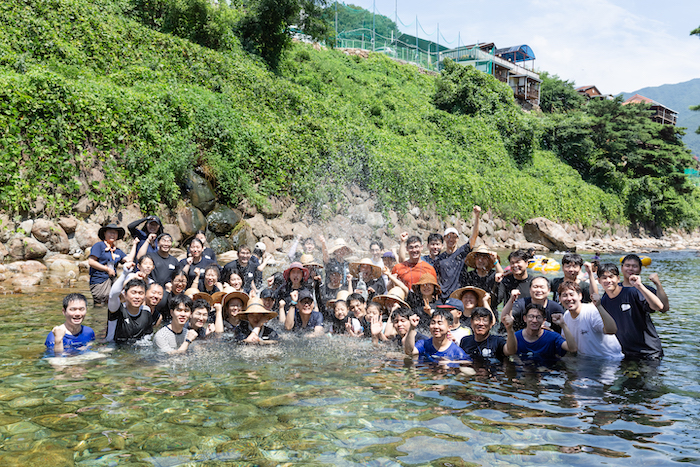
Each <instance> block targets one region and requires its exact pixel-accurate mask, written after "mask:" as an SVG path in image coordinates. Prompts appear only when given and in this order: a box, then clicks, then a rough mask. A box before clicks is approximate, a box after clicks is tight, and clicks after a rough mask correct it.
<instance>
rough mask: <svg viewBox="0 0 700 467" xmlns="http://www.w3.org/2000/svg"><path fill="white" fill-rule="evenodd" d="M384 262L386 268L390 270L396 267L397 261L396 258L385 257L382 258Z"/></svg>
mask: <svg viewBox="0 0 700 467" xmlns="http://www.w3.org/2000/svg"><path fill="white" fill-rule="evenodd" d="M382 262H383V263H384V267H385V268H389V269H390V270H391V268H393V267H394V266H395V265H396V260H395V259H394V258H388V257H385V258H382Z"/></svg>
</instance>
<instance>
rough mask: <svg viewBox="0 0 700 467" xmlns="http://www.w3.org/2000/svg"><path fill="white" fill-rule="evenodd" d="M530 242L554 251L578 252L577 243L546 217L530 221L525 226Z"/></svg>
mask: <svg viewBox="0 0 700 467" xmlns="http://www.w3.org/2000/svg"><path fill="white" fill-rule="evenodd" d="M523 234H524V235H525V238H526V239H527V241H528V242H532V243H539V244H542V245H544V246H546V247H547V248H549V249H550V250H552V251H576V242H575V241H574V239H573V238H571V235H569V233H568V232H567V231H566V230H564V228H563V227H562V226H561V225H559V224H557V223H556V222H552V221H550V220H549V219H547V218H545V217H536V218H534V219H530V220H529V221H527V222H526V223H525V225H524V226H523Z"/></svg>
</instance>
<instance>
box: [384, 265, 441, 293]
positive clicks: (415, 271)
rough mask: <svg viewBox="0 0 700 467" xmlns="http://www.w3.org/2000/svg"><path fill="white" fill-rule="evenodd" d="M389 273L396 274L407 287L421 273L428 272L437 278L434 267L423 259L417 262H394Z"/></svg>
mask: <svg viewBox="0 0 700 467" xmlns="http://www.w3.org/2000/svg"><path fill="white" fill-rule="evenodd" d="M391 273H392V274H396V275H397V276H398V277H399V279H400V280H401V282H403V283H404V284H406V287H408V288H409V289H410V288H411V287H413V284H415V283H416V282H418V281H419V280H420V276H422V275H423V274H430V275H431V276H433V277H434V278H435V279H436V280H437V273H436V272H435V269H434V268H433V267H432V266H431V265H430V264H428V263H426V262H425V261H418V262H417V263H411V262H409V261H404V262H403V263H398V264H395V265H394V267H393V268H392V270H391Z"/></svg>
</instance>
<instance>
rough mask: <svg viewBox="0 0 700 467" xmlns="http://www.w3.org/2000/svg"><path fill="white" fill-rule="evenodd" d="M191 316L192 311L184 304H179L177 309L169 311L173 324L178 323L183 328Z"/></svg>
mask: <svg viewBox="0 0 700 467" xmlns="http://www.w3.org/2000/svg"><path fill="white" fill-rule="evenodd" d="M191 314H192V310H190V308H189V307H188V306H187V305H185V304H184V303H180V304H179V305H178V306H177V308H174V309H172V310H170V316H172V318H173V322H176V323H178V324H179V325H180V326H184V325H185V323H186V322H187V321H189V319H190V315H191Z"/></svg>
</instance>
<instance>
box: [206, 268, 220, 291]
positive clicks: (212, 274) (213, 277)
mask: <svg viewBox="0 0 700 467" xmlns="http://www.w3.org/2000/svg"><path fill="white" fill-rule="evenodd" d="M218 280H219V275H218V274H217V273H216V271H214V270H212V269H210V270H208V271H207V272H206V273H205V274H204V283H205V284H206V285H207V287H209V288H211V287H213V286H214V284H216V281H218Z"/></svg>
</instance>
